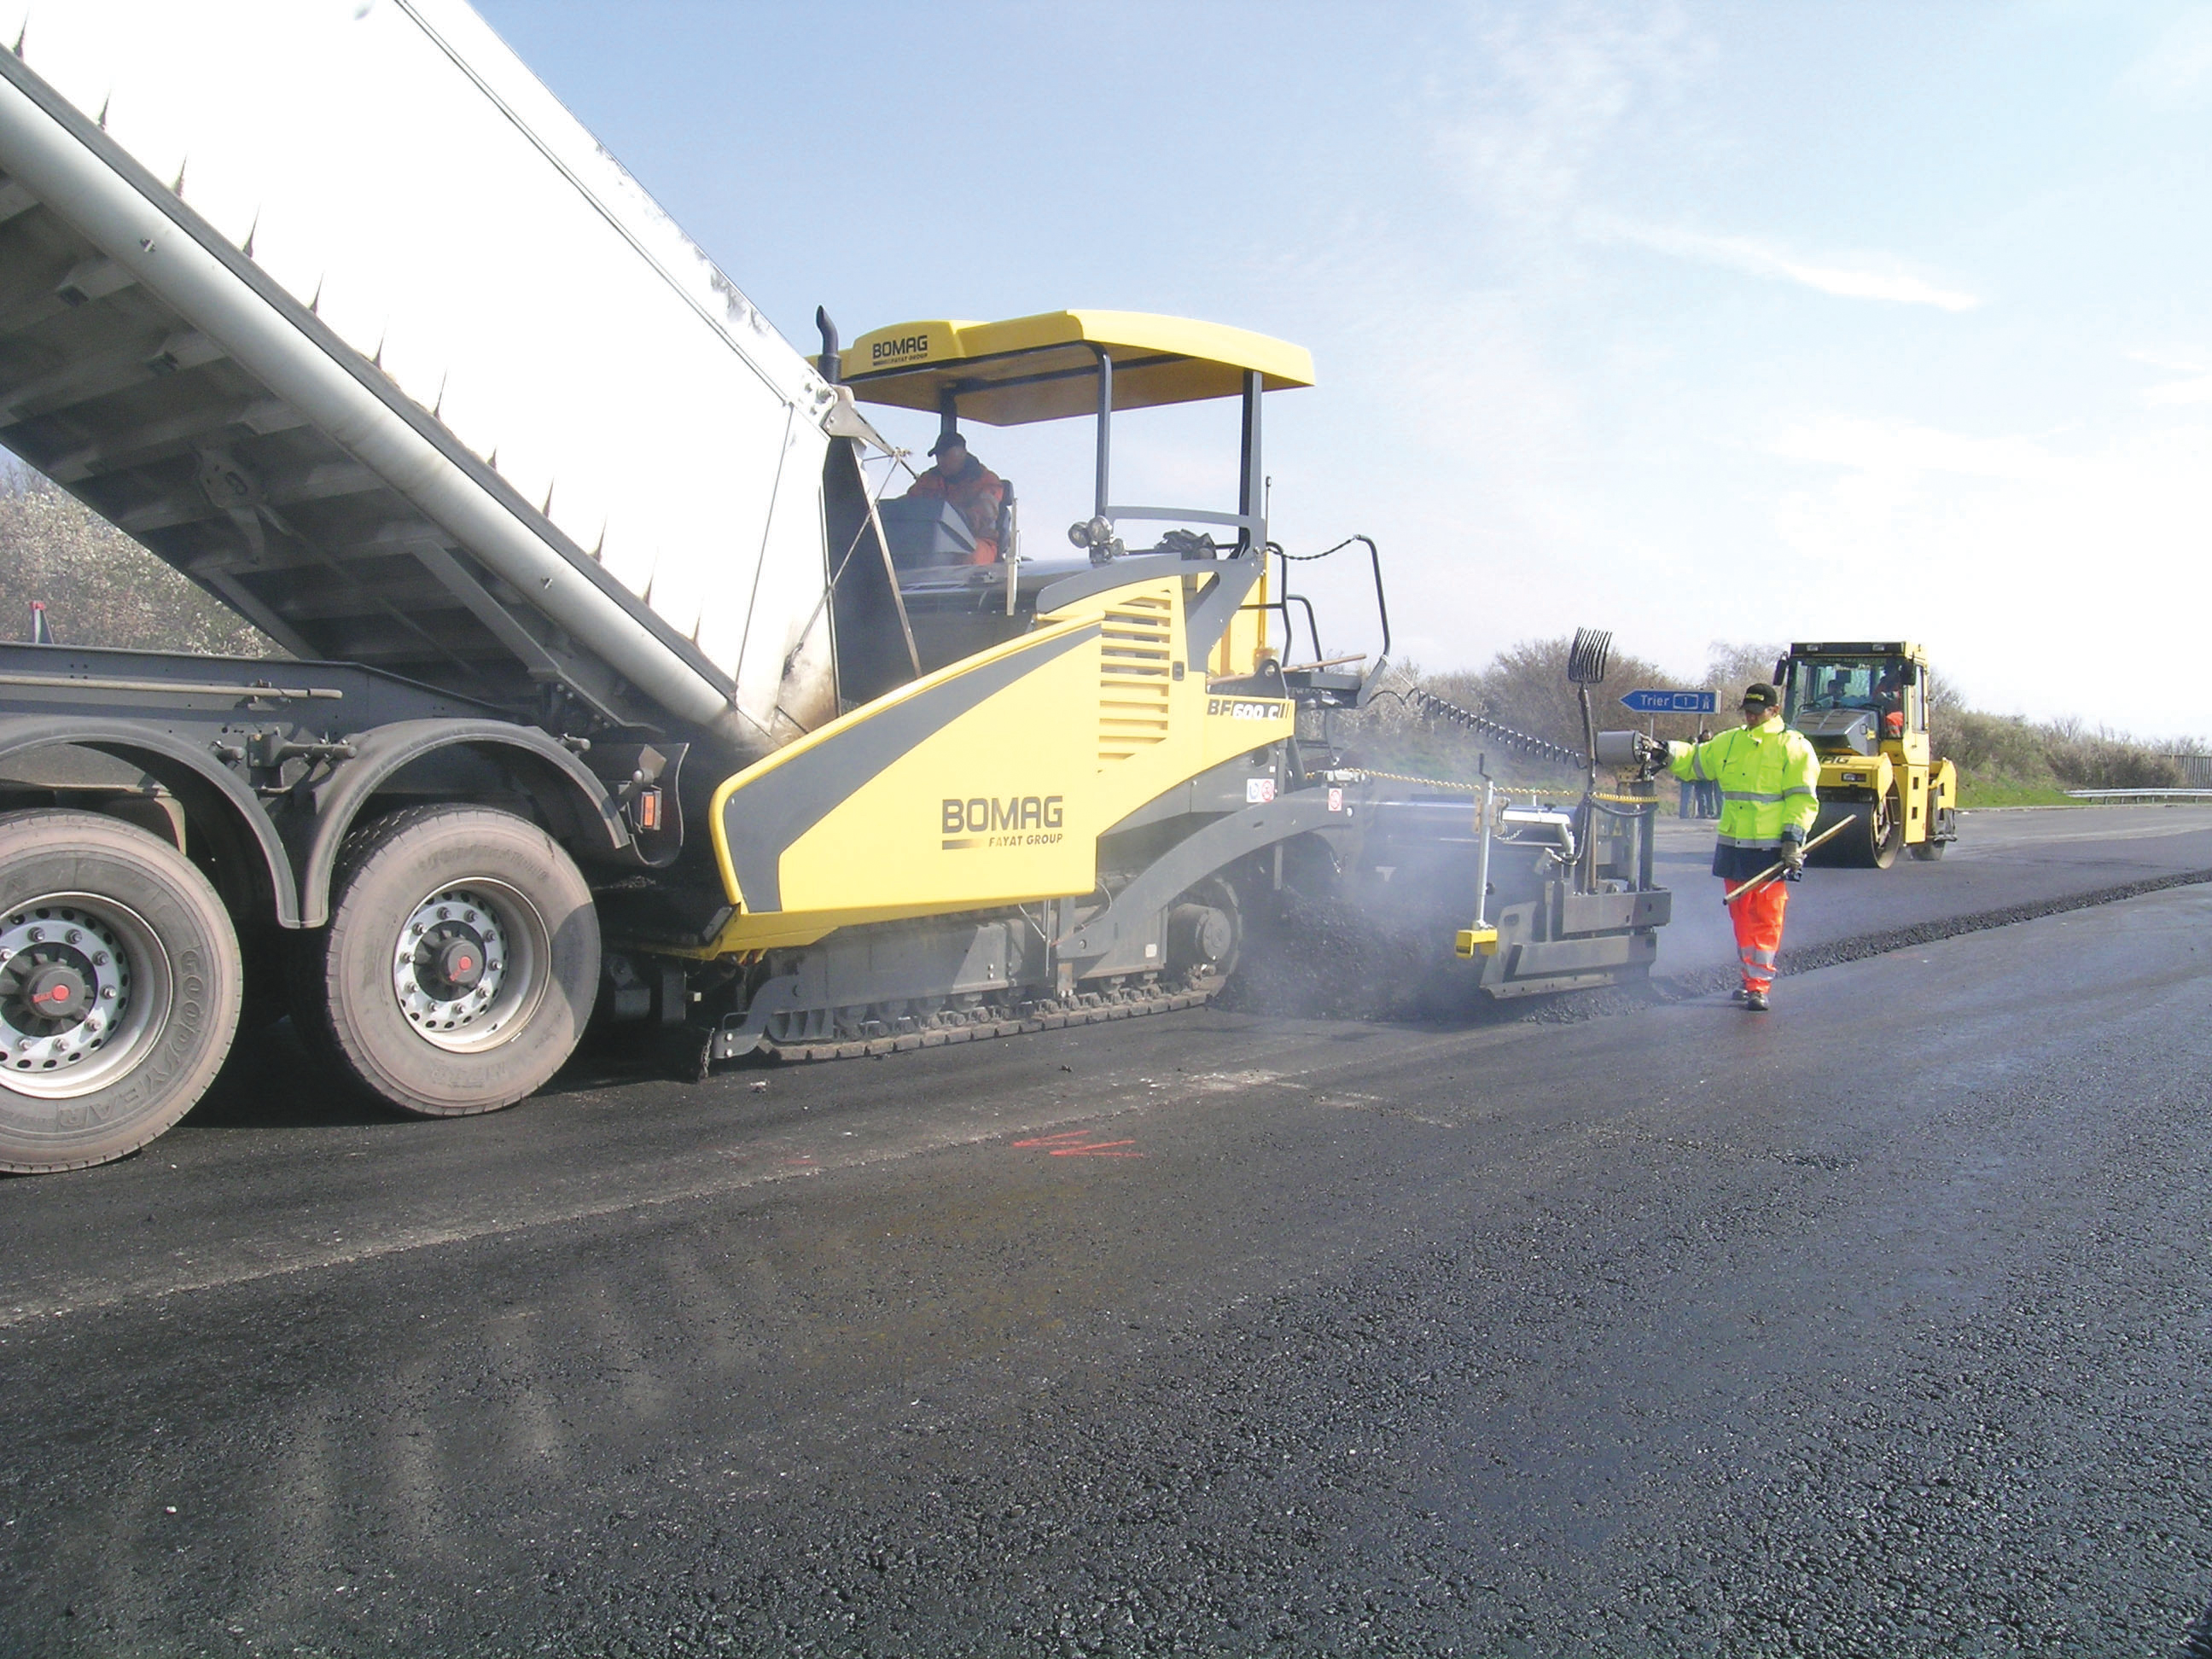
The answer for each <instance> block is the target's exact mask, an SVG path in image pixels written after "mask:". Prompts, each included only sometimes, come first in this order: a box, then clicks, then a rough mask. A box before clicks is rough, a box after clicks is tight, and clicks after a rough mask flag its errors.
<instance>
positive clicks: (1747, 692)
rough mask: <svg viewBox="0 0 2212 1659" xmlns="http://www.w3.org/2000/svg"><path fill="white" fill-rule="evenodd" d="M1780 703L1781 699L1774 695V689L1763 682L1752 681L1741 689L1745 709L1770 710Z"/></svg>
mask: <svg viewBox="0 0 2212 1659" xmlns="http://www.w3.org/2000/svg"><path fill="white" fill-rule="evenodd" d="M1781 701H1782V699H1781V698H1780V697H1779V696H1777V695H1776V694H1775V690H1774V688H1773V687H1772V686H1771V685H1769V684H1767V683H1766V682H1765V680H1753V682H1752V683H1751V684H1749V685H1747V686H1745V687H1744V688H1743V706H1744V707H1745V708H1754V707H1756V708H1773V707H1774V705H1775V704H1776V703H1778V702H1781Z"/></svg>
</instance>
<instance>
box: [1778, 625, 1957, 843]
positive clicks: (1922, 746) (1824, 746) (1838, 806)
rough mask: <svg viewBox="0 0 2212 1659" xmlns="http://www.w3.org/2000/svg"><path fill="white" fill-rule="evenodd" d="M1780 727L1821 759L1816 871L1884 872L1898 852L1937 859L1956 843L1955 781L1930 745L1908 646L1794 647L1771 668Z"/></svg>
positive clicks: (1921, 661)
mask: <svg viewBox="0 0 2212 1659" xmlns="http://www.w3.org/2000/svg"><path fill="white" fill-rule="evenodd" d="M1775 678H1776V680H1777V681H1778V683H1779V684H1780V685H1781V687H1782V690H1783V718H1784V720H1785V721H1786V722H1787V723H1788V724H1790V726H1795V727H1796V729H1797V730H1798V731H1800V732H1803V733H1804V734H1805V736H1806V737H1807V738H1808V739H1810V740H1811V742H1812V744H1813V747H1814V749H1815V750H1818V751H1819V752H1820V821H1819V822H1818V823H1816V824H1815V825H1814V835H1815V836H1818V835H1820V834H1821V833H1822V832H1824V831H1826V830H1828V829H1831V828H1832V827H1833V826H1835V825H1837V824H1838V823H1842V824H1844V825H1845V828H1844V829H1843V831H1842V833H1840V834H1839V835H1837V836H1834V837H1833V838H1832V840H1830V841H1828V842H1826V843H1825V844H1824V845H1822V846H1820V847H1819V848H1815V849H1814V854H1813V861H1814V862H1815V863H1822V862H1826V863H1831V864H1839V865H1855V866H1859V867H1861V868H1866V869H1879V870H1886V869H1887V868H1888V867H1889V866H1890V865H1891V864H1892V863H1893V862H1894V861H1895V860H1896V858H1897V853H1898V849H1899V848H1900V847H1901V848H1905V850H1906V851H1908V852H1910V853H1911V854H1912V856H1913V857H1915V858H1917V859H1922V860H1928V859H1940V858H1942V856H1943V851H1944V849H1945V848H1947V847H1948V846H1949V845H1950V844H1951V843H1952V842H1954V841H1955V840H1957V839H1958V836H1959V777H1958V771H1957V769H1956V768H1955V767H1954V766H1953V765H1952V763H1950V762H1949V761H1948V760H1937V759H1936V758H1935V757H1934V756H1933V754H1932V752H1931V750H1930V748H1929V732H1928V701H1929V691H1930V689H1931V680H1930V678H1929V669H1928V655H1927V653H1926V652H1925V651H1924V650H1923V649H1922V648H1921V647H1919V646H1917V645H1915V644H1913V643H1912V642H1911V641H1841V642H1834V643H1807V644H1799V645H1793V646H1791V647H1790V654H1789V655H1788V656H1786V657H1784V659H1782V660H1781V661H1780V662H1778V663H1777V664H1776V665H1775Z"/></svg>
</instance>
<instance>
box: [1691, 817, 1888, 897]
mask: <svg viewBox="0 0 2212 1659" xmlns="http://www.w3.org/2000/svg"><path fill="white" fill-rule="evenodd" d="M1857 822H1858V820H1857V818H1844V819H1842V820H1840V821H1839V822H1838V823H1832V824H1830V825H1829V826H1828V827H1827V828H1826V829H1823V830H1822V831H1820V834H1819V835H1817V836H1814V837H1813V839H1812V840H1810V841H1808V842H1806V843H1805V850H1806V851H1807V852H1808V853H1809V852H1811V851H1812V850H1813V849H1814V848H1815V847H1818V846H1819V845H1820V843H1821V842H1824V841H1826V840H1827V838H1828V837H1829V836H1832V835H1835V834H1837V833H1838V831H1840V830H1842V829H1844V828H1845V827H1846V826H1847V825H1850V824H1853V823H1857ZM1781 870H1782V860H1780V859H1777V860H1775V861H1774V862H1773V863H1771V864H1770V865H1768V866H1766V868H1765V869H1764V870H1762V871H1760V872H1759V873H1758V874H1757V875H1755V876H1753V878H1751V879H1750V880H1749V881H1747V882H1746V883H1744V884H1743V885H1742V886H1741V887H1731V888H1729V890H1728V891H1727V892H1726V893H1723V895H1722V896H1721V902H1722V903H1723V904H1724V905H1727V904H1734V903H1735V902H1736V901H1737V900H1738V899H1740V898H1741V897H1742V896H1744V895H1745V894H1746V893H1748V892H1749V891H1750V890H1752V889H1753V888H1754V887H1759V886H1764V885H1765V884H1766V883H1768V882H1770V881H1771V880H1773V879H1774V878H1775V877H1776V876H1777V875H1778V874H1779V873H1780V872H1781Z"/></svg>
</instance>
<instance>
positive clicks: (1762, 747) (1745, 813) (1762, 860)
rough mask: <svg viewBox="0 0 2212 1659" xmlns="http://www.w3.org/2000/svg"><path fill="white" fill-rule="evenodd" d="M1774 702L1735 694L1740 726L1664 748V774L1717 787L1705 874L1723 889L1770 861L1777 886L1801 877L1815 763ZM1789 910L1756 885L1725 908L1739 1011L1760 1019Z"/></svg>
mask: <svg viewBox="0 0 2212 1659" xmlns="http://www.w3.org/2000/svg"><path fill="white" fill-rule="evenodd" d="M1778 702H1780V699H1779V698H1778V697H1777V696H1776V695H1775V691H1774V688H1773V687H1772V686H1771V685H1765V684H1752V685H1749V686H1747V687H1746V688H1745V689H1744V693H1743V724H1742V725H1741V726H1733V727H1731V728H1730V729H1729V730H1728V731H1726V732H1722V733H1721V734H1720V736H1718V737H1717V738H1713V739H1712V740H1711V742H1710V743H1699V744H1688V743H1670V744H1668V745H1667V762H1668V770H1669V771H1670V772H1672V773H1673V774H1674V775H1675V776H1676V777H1678V778H1683V779H1686V780H1688V781H1691V782H1693V783H1695V782H1703V781H1707V780H1711V781H1714V782H1717V784H1719V786H1720V792H1721V821H1720V839H1719V840H1718V841H1717V842H1716V843H1715V845H1714V847H1713V873H1714V874H1715V875H1717V876H1718V877H1719V878H1721V879H1722V880H1723V881H1724V882H1726V883H1727V884H1729V886H1730V887H1735V886H1737V885H1739V884H1741V883H1743V882H1747V881H1749V880H1750V879H1751V878H1753V876H1756V875H1757V874H1759V872H1761V871H1762V870H1765V869H1766V868H1767V867H1768V866H1771V865H1772V864H1775V863H1777V862H1779V863H1780V864H1781V865H1782V866H1783V877H1784V880H1788V881H1796V880H1797V879H1798V878H1801V877H1802V875H1803V874H1804V872H1805V837H1806V836H1807V835H1808V834H1809V833H1810V832H1811V830H1812V828H1813V820H1814V818H1816V817H1819V816H1820V799H1819V797H1818V796H1817V795H1815V793H1814V786H1815V785H1817V784H1818V783H1819V781H1820V757H1819V756H1818V755H1816V754H1814V751H1813V745H1812V744H1809V743H1808V742H1806V741H1805V738H1804V737H1803V736H1802V734H1801V733H1799V732H1793V731H1791V730H1790V728H1789V727H1788V726H1784V725H1783V723H1782V716H1781V715H1780V714H1779V713H1778V712H1777V710H1776V705H1777V704H1778ZM1788 902H1789V896H1788V891H1787V890H1786V889H1785V888H1784V886H1783V884H1782V881H1765V882H1761V883H1760V884H1759V885H1758V886H1757V887H1754V888H1753V889H1751V890H1749V891H1748V892H1746V893H1743V894H1741V895H1739V896H1737V898H1736V899H1735V902H1733V903H1732V904H1730V905H1729V921H1732V922H1734V923H1735V945H1736V952H1737V955H1738V956H1739V957H1741V960H1742V963H1743V989H1742V991H1741V993H1740V994H1739V995H1740V998H1741V1001H1742V1003H1743V1006H1745V1007H1746V1008H1748V1009H1750V1010H1752V1011H1753V1012H1765V1008H1766V994H1767V989H1768V987H1770V986H1771V985H1772V984H1773V982H1774V963H1775V958H1776V957H1778V955H1779V954H1780V952H1781V950H1782V912H1783V909H1784V906H1785V905H1787V903H1788Z"/></svg>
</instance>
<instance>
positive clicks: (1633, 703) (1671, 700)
mask: <svg viewBox="0 0 2212 1659" xmlns="http://www.w3.org/2000/svg"><path fill="white" fill-rule="evenodd" d="M1620 702H1621V706H1622V707H1623V708H1632V709H1634V710H1635V711H1636V712H1637V713H1638V714H1712V713H1714V712H1715V711H1716V710H1717V709H1718V708H1720V706H1721V700H1720V693H1718V692H1717V691H1632V692H1630V693H1629V694H1628V695H1627V696H1625V697H1623V698H1622V699H1621V700H1620Z"/></svg>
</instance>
